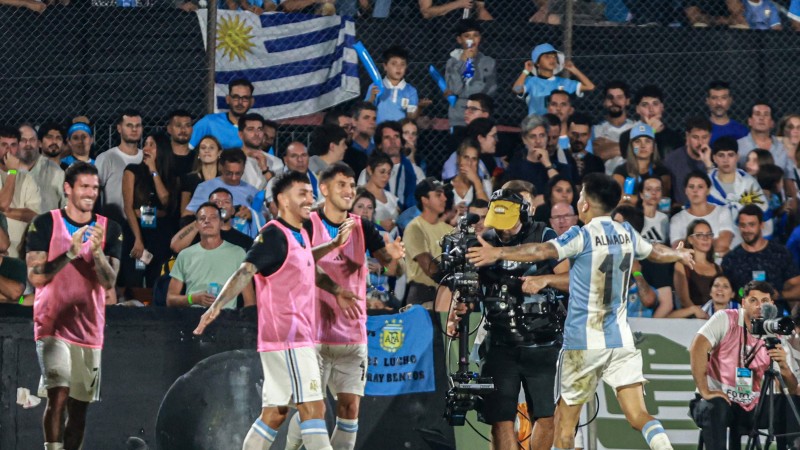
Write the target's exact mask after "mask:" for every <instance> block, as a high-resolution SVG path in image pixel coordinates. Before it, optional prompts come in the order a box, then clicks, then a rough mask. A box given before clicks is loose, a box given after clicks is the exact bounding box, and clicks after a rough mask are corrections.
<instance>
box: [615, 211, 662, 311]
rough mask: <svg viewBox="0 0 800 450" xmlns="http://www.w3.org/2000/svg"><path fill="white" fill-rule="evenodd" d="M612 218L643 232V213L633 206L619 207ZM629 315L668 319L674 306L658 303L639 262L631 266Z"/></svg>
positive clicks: (627, 301) (628, 301)
mask: <svg viewBox="0 0 800 450" xmlns="http://www.w3.org/2000/svg"><path fill="white" fill-rule="evenodd" d="M611 218H612V219H614V221H615V222H619V223H625V222H627V223H628V224H630V226H631V227H633V229H634V230H636V231H637V232H641V230H642V226H644V217H643V216H642V212H641V211H640V210H638V209H636V208H634V207H633V206H631V205H619V206H617V207H616V208H614V210H613V211H611ZM629 283H630V285H629V287H628V298H627V299H626V303H627V313H628V316H629V317H646V318H650V317H666V315H667V314H668V313H669V312H670V311H671V310H672V304H671V303H669V304H661V303H658V301H657V300H658V299H657V297H656V291H655V289H654V288H653V287H652V286H651V285H650V283H649V282H648V281H647V280H646V279H645V278H644V275H642V268H641V264H640V262H639V261H634V263H633V264H632V265H631V277H630V279H629Z"/></svg>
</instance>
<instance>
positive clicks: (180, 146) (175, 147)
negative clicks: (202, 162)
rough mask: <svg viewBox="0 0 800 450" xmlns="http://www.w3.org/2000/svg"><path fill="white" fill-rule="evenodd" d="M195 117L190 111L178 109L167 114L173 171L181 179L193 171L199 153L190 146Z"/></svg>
mask: <svg viewBox="0 0 800 450" xmlns="http://www.w3.org/2000/svg"><path fill="white" fill-rule="evenodd" d="M193 120H194V117H192V114H191V113H190V112H188V111H184V110H182V109H176V110H174V111H172V112H170V113H169V116H167V134H169V137H170V143H171V147H172V160H173V163H174V164H173V166H174V167H173V172H174V174H175V176H176V177H178V178H179V179H180V178H181V177H183V176H184V175H186V174H187V173H189V172H191V171H192V166H193V165H194V161H195V158H196V157H197V154H196V153H195V152H193V151H192V150H191V149H190V148H189V140H190V139H191V138H192V121H193Z"/></svg>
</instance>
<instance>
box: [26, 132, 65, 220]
mask: <svg viewBox="0 0 800 450" xmlns="http://www.w3.org/2000/svg"><path fill="white" fill-rule="evenodd" d="M32 128H33V127H31V129H32ZM20 131H21V130H20ZM34 132H35V130H34ZM38 138H39V139H38V140H37V143H36V145H37V156H38V152H39V151H41V152H42V154H43V155H44V156H45V158H47V159H49V160H50V161H52V162H53V163H54V164H56V165H57V166H59V167H60V166H61V156H62V155H63V154H64V152H65V148H64V130H62V129H61V126H60V125H58V124H55V123H45V124H43V125H42V126H41V127H39V134H38ZM62 189H63V187H62ZM48 211H49V210H48Z"/></svg>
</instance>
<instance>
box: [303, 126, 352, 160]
mask: <svg viewBox="0 0 800 450" xmlns="http://www.w3.org/2000/svg"><path fill="white" fill-rule="evenodd" d="M342 139H347V132H346V131H344V128H342V127H340V126H339V125H328V124H322V125H320V126H318V127H317V128H316V129H315V130H314V132H313V133H311V144H309V148H308V153H309V154H310V155H317V156H321V155H326V154H327V153H328V150H329V149H330V146H331V144H338V143H339V141H341V140H342Z"/></svg>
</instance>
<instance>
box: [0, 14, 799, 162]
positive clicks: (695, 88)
mask: <svg viewBox="0 0 800 450" xmlns="http://www.w3.org/2000/svg"><path fill="white" fill-rule="evenodd" d="M567 1H572V2H573V4H572V5H571V6H572V10H573V12H574V14H573V15H572V16H571V17H572V19H565V13H566V10H567V8H566V6H568V4H567V2H566V1H564V0H549V1H540V0H505V1H502V2H501V1H496V0H495V1H487V2H486V3H485V4H484V5H483V6H482V7H485V8H486V10H487V11H488V12H489V13H490V14H491V15H493V16H494V19H495V20H494V21H489V22H484V23H483V39H482V43H481V45H480V51H481V52H482V53H484V54H486V55H488V56H491V57H493V58H494V59H495V60H496V62H497V66H496V73H497V92H496V94H495V96H494V99H495V105H496V120H497V121H498V123H500V124H501V125H504V126H507V127H508V128H506V130H507V131H508V133H506V134H505V137H504V138H503V140H502V141H501V146H500V151H501V153H502V152H509V151H513V150H514V149H515V148H516V147H518V146H519V142H518V139H517V138H516V136H515V135H514V134H513V128H514V127H516V126H517V125H518V124H519V122H520V120H521V119H522V118H523V117H524V116H525V115H526V113H527V105H526V104H525V102H524V101H523V100H521V99H520V98H518V97H517V96H516V95H515V94H514V93H513V92H512V90H511V87H512V85H513V83H514V81H515V80H516V79H517V77H518V76H519V74H520V72H521V70H522V69H523V67H524V65H523V64H524V62H525V61H526V60H528V59H530V54H531V49H532V48H533V47H534V46H535V45H537V44H539V43H542V42H550V43H552V44H553V45H554V46H555V47H557V48H559V49H562V50H563V51H565V52H566V53H567V54H571V55H572V58H573V61H574V62H575V64H576V65H577V66H578V67H579V68H580V69H581V70H582V71H583V72H584V73H585V74H586V75H587V76H588V77H589V78H590V79H591V80H592V81H593V82H594V83H595V84H596V85H597V86H598V89H597V90H595V91H594V92H590V93H586V95H585V96H584V97H583V98H576V99H573V106H574V107H575V109H576V110H578V111H582V112H586V113H589V114H590V115H591V116H592V117H593V118H594V119H595V121H599V120H600V119H602V116H603V110H602V98H601V97H602V89H601V88H602V86H603V85H604V84H605V83H606V82H608V81H609V80H615V79H619V80H623V81H625V82H627V83H628V84H629V85H630V86H632V87H633V88H634V90H635V89H636V88H638V87H641V86H642V85H645V84H656V85H659V86H660V87H661V88H662V89H663V90H664V92H665V94H666V98H665V103H666V111H665V114H664V119H665V122H666V123H667V124H668V125H669V126H671V127H672V128H677V129H680V128H681V126H682V122H683V120H684V118H686V117H687V116H690V115H697V114H706V108H705V106H704V97H705V92H704V87H705V85H706V84H707V83H708V82H709V81H711V80H714V79H723V80H727V81H729V82H730V83H731V85H732V87H733V94H734V96H735V102H734V106H733V110H732V116H733V117H734V118H737V119H740V120H743V119H744V118H745V116H746V109H747V105H748V104H750V103H751V102H752V101H754V100H755V99H761V98H763V99H767V100H768V101H770V102H771V103H773V104H774V105H775V109H776V111H775V113H776V115H780V114H783V113H786V112H790V111H791V110H792V109H793V108H794V105H793V100H794V98H793V95H792V93H793V92H795V91H796V87H798V86H797V85H798V81H797V80H796V77H794V76H793V73H794V69H795V68H796V63H795V57H794V55H796V53H797V49H796V47H797V44H796V42H797V37H796V36H795V34H794V33H793V32H791V31H783V32H777V31H774V32H768V31H753V30H739V29H731V28H730V27H729V26H728V25H730V24H733V25H736V24H737V23H735V22H736V21H735V20H728V22H729V23H728V25H725V26H719V27H713V25H717V24H723V23H724V22H725V20H723V19H715V18H714V17H717V16H714V14H718V15H719V16H724V15H725V14H728V15H730V11H727V10H726V9H725V6H726V4H731V3H732V2H731V1H727V3H726V1H725V0H720V1H719V2H718V3H720V5H721V6H720V8H718V9H719V10H709V11H705V10H701V11H700V13H702V14H701V15H700V16H698V15H697V14H695V15H691V14H689V15H687V11H688V9H687V8H684V7H685V6H686V5H690V4H692V3H694V2H692V1H689V0H684V1H683V3H682V4H681V5H680V6H679V5H675V4H674V2H673V0H664V1H660V2H656V1H647V2H645V1H642V0H638V1H635V0H625V1H623V0H606V1H603V2H587V1H583V0H567ZM764 2H765V3H767V0H764ZM117 3H119V2H115V3H113V4H112V5H111V6H99V5H100V3H97V2H94V4H93V3H89V2H86V3H80V2H78V3H74V2H73V3H72V4H70V5H69V6H63V5H53V6H49V7H48V8H47V9H46V10H45V11H44V12H41V13H36V12H33V11H31V10H29V9H25V8H12V7H1V8H0V19H1V20H3V23H4V24H5V26H4V27H3V29H2V31H0V63H1V64H2V67H3V70H2V73H0V99H1V100H2V104H3V106H4V107H3V109H2V111H0V122H4V123H9V124H15V123H19V122H22V121H31V122H34V123H37V124H38V123H42V122H44V121H46V120H58V121H63V122H67V121H68V120H69V119H70V118H72V117H75V116H78V115H85V116H88V117H89V118H90V120H91V121H92V122H93V124H94V125H95V127H96V130H97V133H98V135H97V139H96V142H97V144H96V146H97V148H98V150H101V151H102V150H104V149H105V148H108V147H111V146H113V145H115V143H116V142H115V141H116V139H117V138H116V136H114V134H115V133H114V127H113V123H114V117H115V114H116V113H117V111H119V110H120V109H122V108H124V107H135V108H137V109H139V110H140V111H141V112H142V114H143V118H144V122H145V125H146V126H147V127H159V126H162V125H163V123H164V121H165V117H166V115H167V113H168V112H169V111H170V110H172V109H178V108H180V109H186V110H189V111H190V112H192V113H193V114H196V115H197V116H198V117H199V116H202V115H203V114H204V113H205V112H206V105H207V89H206V86H207V84H208V83H207V72H208V71H207V62H206V61H207V60H206V54H205V53H206V52H205V49H204V46H203V38H202V33H201V26H200V22H199V21H198V18H197V16H196V15H195V14H194V13H189V12H184V11H181V10H179V9H177V8H176V7H175V5H174V4H173V3H172V2H167V1H164V2H163V3H157V4H155V5H154V6H153V7H139V8H123V7H118V6H116V5H117ZM340 3H342V2H341V1H340ZM361 3H370V4H371V5H372V6H371V8H372V9H371V10H370V11H364V10H361V11H360V12H359V13H358V17H357V19H356V21H355V28H356V39H357V40H361V41H363V42H364V44H365V46H366V48H367V49H368V50H369V51H370V53H371V54H372V55H373V56H374V57H375V58H376V60H377V61H376V62H377V63H378V65H379V66H380V65H381V63H382V62H383V61H381V60H380V58H379V55H380V54H381V53H382V52H383V50H385V49H386V48H388V47H389V46H391V45H394V44H399V45H402V46H404V47H406V48H407V49H408V51H409V53H410V61H409V65H408V71H407V75H406V80H407V81H408V82H409V83H411V84H412V85H414V86H415V87H416V88H417V90H418V91H419V94H420V97H421V98H422V97H426V98H429V99H432V100H433V104H432V105H431V106H430V107H429V108H427V109H426V110H425V111H424V113H423V116H422V118H421V119H420V126H421V130H420V142H419V146H418V147H419V149H420V156H421V158H422V159H425V160H426V161H427V162H428V163H429V164H428V166H429V167H430V168H431V170H430V172H431V173H436V169H435V168H436V167H438V166H439V165H440V164H441V162H442V161H443V158H445V157H446V154H447V153H449V151H448V144H447V142H448V135H449V125H448V122H447V120H446V118H447V106H448V104H447V101H446V99H445V97H444V96H443V95H442V93H441V92H440V90H439V88H438V87H437V85H436V83H435V82H434V81H433V80H432V79H431V77H430V76H429V74H428V67H429V66H430V65H433V66H435V67H436V68H437V69H438V70H439V71H440V72H442V73H444V71H445V64H446V62H447V59H448V57H449V54H450V52H451V51H452V50H453V49H455V48H457V43H456V40H455V33H454V28H455V26H456V24H457V23H458V21H459V20H460V19H461V18H462V9H460V8H456V9H455V10H453V11H450V12H449V13H446V14H444V15H442V16H440V17H435V18H432V19H427V20H426V19H423V18H422V14H421V13H420V7H419V3H418V2H417V1H416V0H403V1H400V0H371V1H370V2H358V4H361ZM537 3H538V4H544V5H546V7H547V9H548V10H549V11H548V14H549V15H547V14H542V11H544V9H543V8H539V9H538V11H539V13H538V14H537ZM679 3H680V2H679ZM701 3H703V4H707V3H714V2H701ZM776 3H777V7H776V9H775V10H774V11H775V12H770V13H768V14H767V13H762V15H761V16H760V17H761V19H762V21H763V20H772V19H774V18H776V16H777V18H778V19H779V20H780V21H782V22H783V25H784V28H785V29H787V28H791V27H790V25H789V22H790V21H789V19H788V17H787V15H786V9H785V8H786V7H788V0H786V1H782V2H776ZM448 4H449V2H445V1H434V2H433V5H434V6H442V5H444V6H447V5H448ZM746 4H747V2H742V8H743V9H742V11H740V12H742V16H741V17H745V15H744V12H746V11H744V8H745V5H746ZM95 5H97V6H95ZM356 5H357V3H356V1H355V0H351V1H350V2H349V6H348V5H344V6H342V5H339V6H340V9H342V10H347V9H348V8H349V9H351V10H352V9H353V8H355V7H356ZM476 5H480V3H477V4H476ZM770 11H772V10H770ZM373 14H377V15H386V16H388V17H386V18H374V17H371V16H372V15H373ZM703 14H705V15H703ZM473 15H475V13H473ZM746 17H748V18H750V15H747V16H746ZM531 18H534V19H537V20H539V19H543V20H545V21H550V22H552V23H557V22H559V21H560V22H561V23H562V25H549V24H542V23H538V24H537V23H529V19H531ZM742 20H744V19H742ZM703 21H705V22H703ZM706 22H707V24H708V25H712V26H711V27H708V28H701V27H698V26H696V25H701V24H703V23H706ZM643 25H649V26H643ZM564 37H567V39H568V41H569V42H565V40H564ZM570 42H571V45H570ZM565 44H567V46H568V47H569V48H564V47H565ZM358 70H359V73H360V79H361V94H360V95H359V98H363V96H364V92H365V91H366V88H367V86H368V85H369V82H370V79H369V77H368V76H367V75H366V72H365V71H364V70H363V68H359V69H358ZM256 94H258V92H257V93H256ZM352 103H353V102H350V104H342V105H339V106H337V108H340V109H344V110H346V109H348V108H349V107H350V105H351V104H352ZM633 112H634V108H633V107H631V109H630V113H631V114H633ZM318 122H319V117H318V116H317V117H316V118H313V119H310V120H301V121H297V120H291V121H286V124H285V125H282V127H281V129H280V131H279V135H278V140H279V144H280V143H281V142H282V143H286V142H287V141H288V140H292V139H300V140H303V139H307V135H308V134H309V131H310V130H311V129H312V127H313V124H315V123H318ZM279 146H280V145H279Z"/></svg>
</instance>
